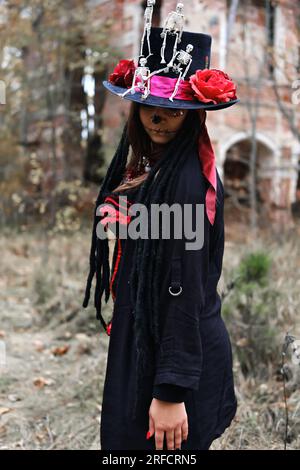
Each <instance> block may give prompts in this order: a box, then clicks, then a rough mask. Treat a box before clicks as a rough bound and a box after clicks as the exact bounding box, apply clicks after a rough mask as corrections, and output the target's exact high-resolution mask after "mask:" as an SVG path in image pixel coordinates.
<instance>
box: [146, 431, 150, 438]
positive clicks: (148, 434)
mask: <svg viewBox="0 0 300 470" xmlns="http://www.w3.org/2000/svg"><path fill="white" fill-rule="evenodd" d="M150 436H151V433H150V431H148V432H147V439H150Z"/></svg>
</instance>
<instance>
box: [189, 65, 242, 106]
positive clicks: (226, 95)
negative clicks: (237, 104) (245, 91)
mask: <svg viewBox="0 0 300 470" xmlns="http://www.w3.org/2000/svg"><path fill="white" fill-rule="evenodd" d="M189 82H190V85H191V87H192V89H193V91H194V97H195V98H197V99H198V100H199V101H203V102H204V103H213V104H218V103H227V102H228V101H231V100H235V99H237V96H236V85H235V84H234V82H233V81H232V80H230V78H229V76H228V75H227V74H226V73H224V72H222V70H217V69H203V70H197V71H196V73H195V74H194V75H191V76H190V79H189Z"/></svg>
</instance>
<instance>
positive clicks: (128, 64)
mask: <svg viewBox="0 0 300 470" xmlns="http://www.w3.org/2000/svg"><path fill="white" fill-rule="evenodd" d="M135 69H136V66H135V63H134V60H126V59H124V60H120V62H119V63H118V64H117V65H116V67H115V69H114V71H113V73H111V74H110V76H109V81H110V83H112V84H113V85H116V86H120V87H122V88H130V87H131V85H132V80H133V76H134V72H135Z"/></svg>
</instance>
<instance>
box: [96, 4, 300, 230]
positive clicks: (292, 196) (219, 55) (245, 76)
mask: <svg viewBox="0 0 300 470" xmlns="http://www.w3.org/2000/svg"><path fill="white" fill-rule="evenodd" d="M89 3H90V6H91V7H92V9H91V11H92V14H93V18H95V19H97V18H101V19H103V17H105V16H109V17H110V18H113V20H114V25H113V29H112V35H111V39H110V44H111V45H112V46H113V47H114V48H115V49H116V51H117V52H118V51H119V56H120V57H121V58H127V59H133V58H134V59H135V60H136V61H137V58H138V54H139V47H140V39H141V36H142V31H143V12H144V8H145V5H146V3H147V2H146V1H141V0H127V1H122V0H116V1H111V0H109V1H106V0H98V1H97V0H94V1H90V2H89ZM176 3H177V1H176V0H156V6H155V15H154V17H153V25H154V26H162V24H163V20H164V18H165V17H166V16H167V14H168V12H169V11H170V10H173V9H175V7H176ZM238 3H239V6H238V8H237V9H236V10H235V8H234V4H238ZM184 4H185V15H186V26H185V30H188V31H195V32H203V33H207V34H210V35H211V36H212V38H213V42H212V57H211V68H219V69H222V70H225V71H226V72H227V73H228V74H229V75H230V76H231V78H232V79H233V80H234V81H235V82H237V83H238V94H239V98H240V99H241V102H240V103H239V104H238V105H235V106H234V107H232V108H229V109H227V110H223V111H219V112H210V113H208V122H207V123H208V128H209V132H210V135H211V138H212V141H213V145H214V148H215V151H216V156H217V166H218V170H219V172H220V175H221V177H222V179H223V182H224V184H225V189H226V194H227V197H228V198H229V200H230V201H231V205H230V204H227V206H230V207H231V208H232V213H234V214H235V215H236V214H237V212H238V213H239V214H242V213H243V210H244V212H245V213H247V208H248V207H249V200H250V192H249V186H250V185H249V181H250V179H249V178H250V167H251V165H250V160H251V158H250V157H251V149H253V143H254V142H255V147H256V152H254V156H255V155H256V158H255V157H254V158H255V159H254V160H253V159H252V160H251V161H252V162H254V163H253V164H252V166H253V168H254V170H253V171H255V174H256V175H257V176H256V189H255V191H254V189H253V191H252V192H255V194H256V196H257V198H256V199H257V201H258V208H259V209H260V211H263V214H264V215H269V216H270V217H271V218H273V219H275V220H277V221H278V220H281V221H283V222H286V223H288V221H289V220H290V215H291V207H292V206H293V205H294V206H295V202H296V201H297V200H299V201H300V194H299V193H300V178H299V160H300V135H299V134H300V132H299V128H300V125H299V122H300V119H299V117H300V104H297V101H299V99H295V98H297V97H299V93H298V94H297V86H298V87H299V88H300V86H299V82H297V79H298V78H299V75H300V47H299V27H300V26H299V25H300V14H299V10H300V2H290V1H287V0H281V1H277V2H270V4H269V6H268V8H267V9H266V2H265V1H262V0H247V1H245V2H244V1H243V2H234V1H233V2H230V1H229V0H227V1H226V0H214V1H213V2H212V1H210V2H209V1H208V0H203V1H201V0H189V1H186V2H184ZM117 61H118V58H116V57H114V59H113V61H112V64H111V69H110V70H109V72H111V70H112V69H113V67H114V65H115V64H116V63H117ZM103 93H106V95H107V96H106V102H105V106H104V128H105V133H104V141H105V142H106V144H107V145H108V148H112V146H111V147H110V143H111V142H114V141H115V135H116V133H117V130H118V129H119V127H120V124H121V121H122V119H124V117H125V116H126V112H127V109H128V106H129V104H128V103H127V102H126V101H125V100H124V101H123V102H121V101H120V99H118V98H117V97H115V96H113V95H111V94H110V93H109V92H106V91H104V90H103ZM293 97H294V98H293ZM285 115H288V116H289V119H286V118H285V117H284V116H285ZM252 181H253V180H252ZM235 209H236V210H237V212H236V210H235Z"/></svg>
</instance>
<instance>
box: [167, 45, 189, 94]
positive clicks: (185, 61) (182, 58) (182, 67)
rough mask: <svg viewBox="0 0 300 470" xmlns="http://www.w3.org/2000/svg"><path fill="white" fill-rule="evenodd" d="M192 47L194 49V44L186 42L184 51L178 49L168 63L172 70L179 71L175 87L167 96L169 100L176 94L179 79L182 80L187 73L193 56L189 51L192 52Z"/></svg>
mask: <svg viewBox="0 0 300 470" xmlns="http://www.w3.org/2000/svg"><path fill="white" fill-rule="evenodd" d="M193 49H194V46H193V45H192V44H188V45H187V46H186V50H185V51H184V50H183V49H180V51H177V52H176V54H175V56H174V57H173V58H172V60H171V61H170V62H169V63H168V66H167V68H169V67H172V70H173V72H175V73H179V77H178V80H177V82H176V86H175V89H174V91H173V93H172V95H171V96H170V98H169V100H170V101H173V98H174V97H175V96H176V94H177V91H178V88H179V83H180V81H181V80H184V79H185V76H186V74H187V73H188V70H189V68H190V66H191V63H192V61H193V58H192V56H191V54H190V52H192V50H193ZM174 62H175V64H174Z"/></svg>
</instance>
